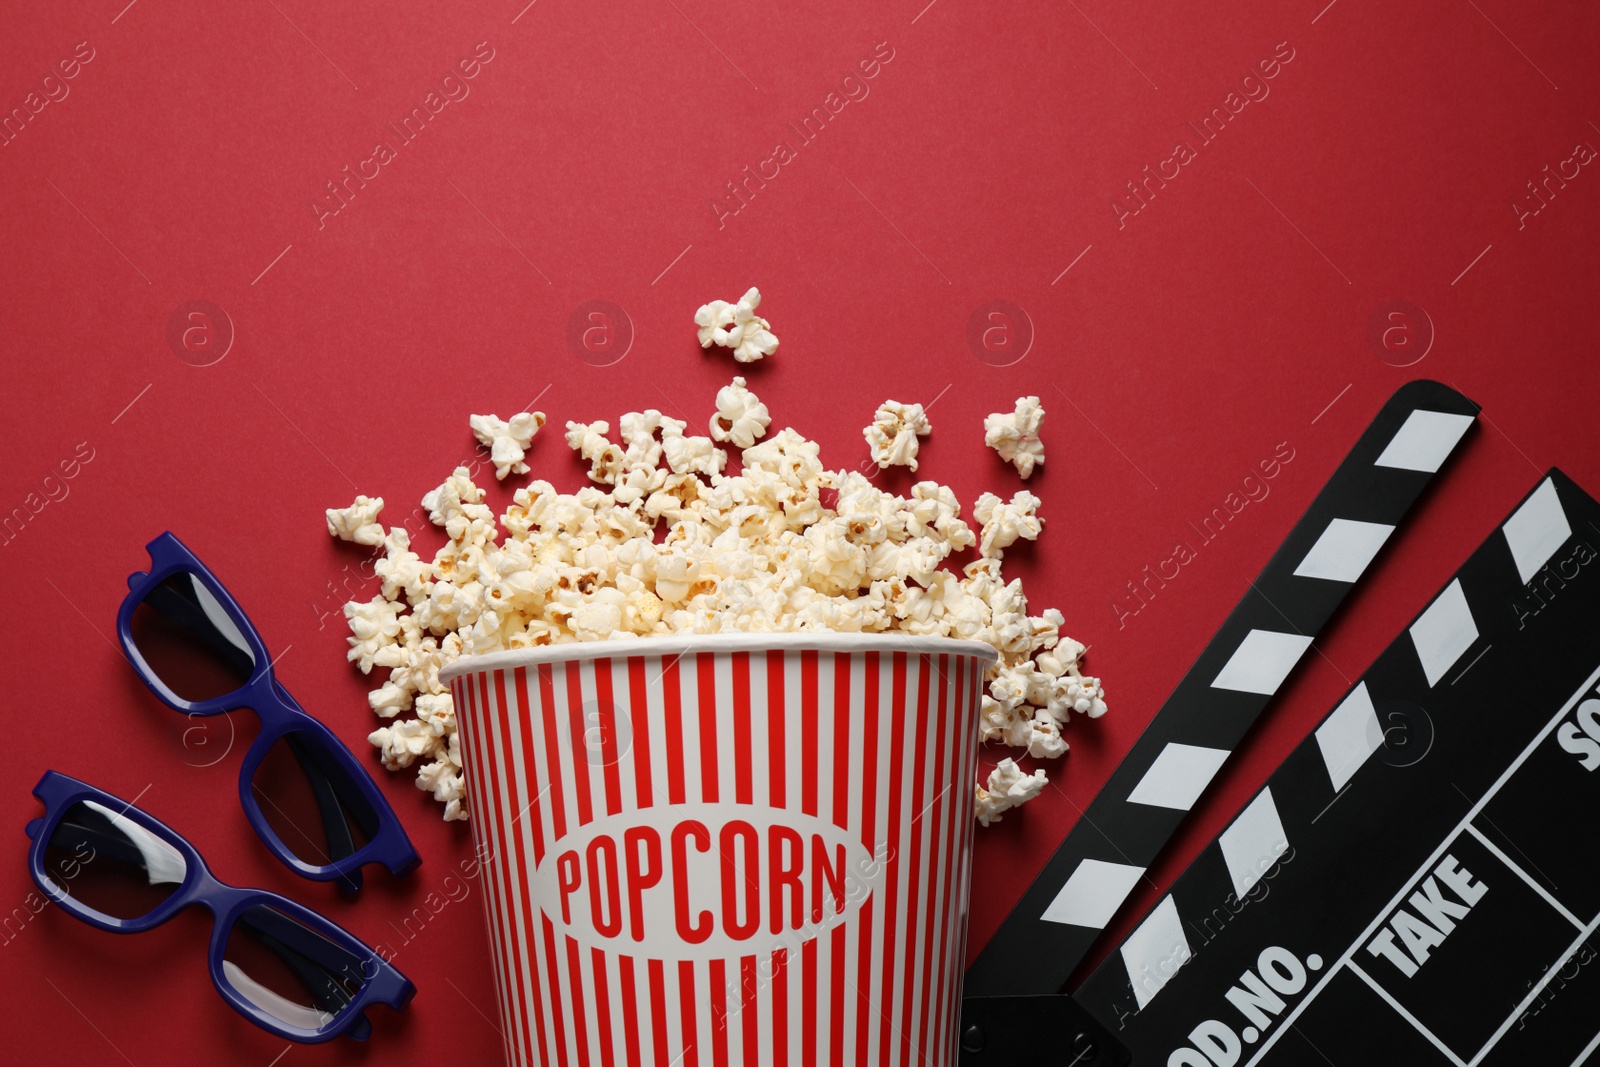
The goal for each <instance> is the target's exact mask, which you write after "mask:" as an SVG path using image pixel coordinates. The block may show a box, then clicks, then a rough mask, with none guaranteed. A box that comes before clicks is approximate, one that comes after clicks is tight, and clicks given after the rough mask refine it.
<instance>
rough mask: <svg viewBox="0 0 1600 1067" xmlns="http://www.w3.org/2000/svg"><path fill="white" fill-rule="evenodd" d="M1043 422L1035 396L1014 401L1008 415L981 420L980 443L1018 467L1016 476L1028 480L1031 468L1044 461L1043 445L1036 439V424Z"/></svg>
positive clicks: (989, 416)
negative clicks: (981, 435)
mask: <svg viewBox="0 0 1600 1067" xmlns="http://www.w3.org/2000/svg"><path fill="white" fill-rule="evenodd" d="M1042 422H1044V408H1042V407H1040V406H1039V398H1038V397H1036V396H1024V397H1018V398H1017V407H1016V410H1015V411H1013V412H1011V414H1009V415H1008V414H1006V413H1005V412H1003V411H997V412H995V413H993V414H992V415H986V416H984V419H983V443H984V444H986V445H988V446H989V447H990V448H992V449H994V450H995V451H996V452H998V453H1000V458H1001V459H1003V460H1005V461H1006V462H1007V463H1010V464H1011V465H1012V466H1014V467H1016V468H1017V473H1018V474H1020V475H1021V476H1022V477H1023V478H1027V477H1028V476H1029V475H1031V474H1032V473H1033V468H1034V467H1036V466H1038V465H1039V464H1041V463H1043V462H1044V442H1043V441H1041V440H1039V425H1040V423H1042Z"/></svg>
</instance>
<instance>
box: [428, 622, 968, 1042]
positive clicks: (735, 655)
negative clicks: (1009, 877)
mask: <svg viewBox="0 0 1600 1067" xmlns="http://www.w3.org/2000/svg"><path fill="white" fill-rule="evenodd" d="M994 656H995V653H994V650H993V649H992V648H991V647H989V646H988V645H985V644H981V643H979V642H974V641H954V640H950V639H946V638H924V637H915V636H912V635H906V634H820V635H803V634H727V635H716V636H703V637H686V638H683V639H676V638H674V639H660V640H656V639H632V640H617V641H606V642H595V643H586V644H566V645H560V646H557V647H553V648H541V649H531V650H522V651H515V652H501V653H494V654H492V655H486V656H471V657H465V658H463V659H461V660H459V661H457V662H456V663H454V664H452V665H451V666H449V667H447V668H446V669H445V670H444V671H443V672H441V677H442V678H444V679H445V680H446V681H447V682H448V683H449V685H450V687H451V692H452V693H453V694H454V697H455V706H456V719H457V722H458V723H459V729H460V734H461V742H462V745H461V750H462V754H463V755H462V760H463V762H464V764H465V769H466V777H467V788H468V793H469V797H470V801H469V806H470V813H471V817H472V827H473V834H474V837H475V839H476V842H477V845H478V848H479V850H480V854H481V855H482V856H484V857H485V861H484V870H485V873H486V878H487V883H486V892H485V894H484V899H485V904H486V907H487V909H488V918H489V932H490V938H491V943H492V947H493V951H494V963H495V973H496V980H497V981H496V984H497V988H498V993H499V1000H500V1018H501V1020H502V1029H503V1031H504V1034H505V1041H506V1060H507V1062H508V1063H511V1064H516V1065H522V1064H541V1065H543V1064H558V1065H561V1067H577V1065H580V1064H592V1065H594V1067H601V1065H606V1067H610V1065H628V1067H633V1065H639V1067H645V1065H654V1067H672V1065H682V1067H713V1065H716V1067H721V1065H724V1064H727V1065H740V1067H754V1065H761V1067H782V1065H790V1064H792V1065H794V1067H812V1065H814V1064H833V1065H839V1067H843V1065H847V1064H848V1065H851V1067H858V1065H864V1064H880V1065H886V1067H888V1065H899V1064H908V1065H909V1064H933V1065H944V1064H953V1063H955V1061H956V1026H957V1021H958V1019H959V1015H960V995H961V976H962V969H963V962H964V960H965V952H966V922H967V882H968V872H969V867H970V863H971V858H972V819H973V815H972V804H973V781H974V776H975V773H976V767H975V764H976V760H977V737H978V723H977V717H978V706H979V696H980V687H981V684H982V677H983V671H984V669H985V668H986V667H987V666H988V665H989V664H990V663H991V662H992V661H993V660H994Z"/></svg>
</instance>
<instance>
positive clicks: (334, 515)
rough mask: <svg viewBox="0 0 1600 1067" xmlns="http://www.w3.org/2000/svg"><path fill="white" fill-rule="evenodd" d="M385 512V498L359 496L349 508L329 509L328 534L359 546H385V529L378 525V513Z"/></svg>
mask: <svg viewBox="0 0 1600 1067" xmlns="http://www.w3.org/2000/svg"><path fill="white" fill-rule="evenodd" d="M382 510H383V497H381V496H380V497H369V496H358V497H356V502H355V503H354V504H351V505H350V506H349V507H347V508H329V509H328V533H329V534H330V535H332V536H334V537H337V538H338V539H339V540H341V541H354V542H355V543H356V544H358V545H372V546H374V547H376V546H377V545H381V544H383V527H382V526H380V525H378V512H380V511H382Z"/></svg>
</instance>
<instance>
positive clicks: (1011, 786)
mask: <svg viewBox="0 0 1600 1067" xmlns="http://www.w3.org/2000/svg"><path fill="white" fill-rule="evenodd" d="M1048 784H1049V779H1048V778H1046V777H1045V773H1044V772H1043V771H1034V772H1033V773H1032V774H1024V773H1023V772H1022V768H1020V767H1018V766H1017V762H1016V760H1011V759H1003V760H1001V761H1000V763H999V764H998V765H997V766H996V767H995V769H994V770H992V771H990V772H989V781H988V783H987V784H986V785H980V786H978V787H977V794H976V796H977V816H978V822H979V823H980V824H982V825H984V826H988V825H989V824H990V823H997V822H999V821H1000V815H1001V813H1002V812H1007V811H1010V810H1011V809H1012V808H1015V807H1019V806H1021V805H1023V804H1026V803H1027V802H1028V801H1030V800H1032V799H1033V798H1034V797H1036V796H1038V795H1039V794H1040V793H1041V792H1043V791H1044V787H1045V786H1046V785H1048Z"/></svg>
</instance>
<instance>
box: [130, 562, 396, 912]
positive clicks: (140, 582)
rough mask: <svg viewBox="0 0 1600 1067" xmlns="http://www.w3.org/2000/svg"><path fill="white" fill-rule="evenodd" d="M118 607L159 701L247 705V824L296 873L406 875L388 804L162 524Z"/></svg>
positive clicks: (186, 705)
mask: <svg viewBox="0 0 1600 1067" xmlns="http://www.w3.org/2000/svg"><path fill="white" fill-rule="evenodd" d="M147 549H148V551H149V553H150V569H149V570H148V571H146V572H141V573H137V574H133V575H130V576H129V578H128V595H127V597H126V599H124V600H123V602H122V608H121V610H120V611H118V613H117V633H118V635H119V636H120V638H121V640H122V648H123V651H124V652H125V653H126V654H127V657H128V661H129V662H130V663H132V664H133V666H134V669H135V670H137V671H138V672H139V677H140V678H142V679H144V683H145V685H147V686H149V687H150V690H151V691H152V692H153V693H155V695H156V696H157V697H158V698H159V699H160V700H161V701H162V702H163V703H165V704H166V705H167V706H168V707H170V708H172V709H173V710H175V711H179V712H182V713H183V714H185V715H191V716H206V715H218V714H222V713H224V712H228V711H232V710H234V709H236V708H249V709H250V710H251V711H253V712H255V713H256V715H257V716H259V717H260V719H261V732H260V733H259V734H258V735H257V736H256V739H255V741H254V742H253V743H252V744H251V746H250V749H249V751H248V752H246V753H245V756H244V765H243V767H241V768H240V772H239V800H240V803H242V804H243V805H244V810H245V814H246V816H248V817H249V819H250V823H251V825H252V826H253V827H255V831H256V833H257V834H258V835H259V836H260V837H261V839H262V840H263V841H264V842H266V844H267V847H268V848H270V849H271V850H272V852H273V854H274V855H276V856H277V857H278V859H279V860H281V861H282V862H283V863H284V864H286V865H287V866H289V867H290V868H291V869H293V870H294V871H295V872H296V873H298V874H301V875H303V876H305V877H307V878H314V879H317V880H319V881H337V882H338V884H339V886H340V888H341V889H343V890H345V891H346V892H355V891H356V890H358V889H360V887H361V871H360V868H361V867H362V866H363V865H365V864H368V863H379V864H382V865H383V866H385V867H387V868H388V869H389V870H390V872H392V873H393V874H395V875H405V874H408V873H410V872H411V871H412V870H413V869H415V868H416V866H417V864H418V863H419V862H421V861H420V859H419V857H418V856H417V851H416V849H415V848H413V847H412V845H411V841H410V839H409V838H407V837H406V833H405V830H404V829H402V828H401V826H400V821H399V819H397V818H396V817H395V814H394V810H393V809H392V808H391V807H390V806H389V802H388V801H387V800H386V799H384V796H383V793H382V792H381V791H380V790H379V789H378V786H377V783H375V782H374V781H373V780H372V776H371V775H370V774H368V773H367V771H366V769H365V768H364V767H363V766H362V765H361V764H360V763H359V762H358V761H357V760H356V758H355V756H353V755H352V754H351V753H350V750H349V749H348V748H346V747H345V746H344V744H343V743H342V742H340V741H339V739H338V738H337V737H335V736H334V734H333V732H332V731H331V730H329V729H328V728H327V727H326V726H324V725H323V724H322V723H320V722H319V721H317V720H316V719H314V718H312V717H311V716H310V715H308V714H306V712H305V711H304V710H303V709H302V708H301V707H300V705H299V704H297V703H296V702H295V700H294V698H293V697H291V696H290V695H289V692H288V690H286V689H285V688H284V687H283V686H282V684H280V683H279V682H278V680H277V678H276V677H275V676H274V674H273V670H272V662H271V657H269V656H268V655H267V649H266V645H265V643H264V642H263V641H262V640H261V636H260V635H259V634H258V633H257V632H256V629H255V627H254V626H253V625H251V623H250V620H249V619H248V618H247V617H246V616H245V613H244V611H243V609H241V608H240V607H239V605H238V603H237V602H235V601H234V599H233V597H232V596H230V595H229V593H228V591H227V590H226V589H225V588H223V585H222V583H221V582H219V581H218V580H217V579H216V577H215V576H214V575H213V574H212V573H211V572H210V571H209V570H207V569H206V566H205V564H203V563H201V562H200V560H199V559H198V558H197V557H196V556H195V555H194V553H192V552H190V551H189V549H188V548H186V547H185V546H184V545H183V543H182V542H181V541H179V540H178V539H177V538H176V537H174V536H173V535H172V534H171V533H164V534H162V535H161V536H160V537H157V538H156V539H155V540H154V541H151V542H150V544H149V545H148V546H147Z"/></svg>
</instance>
